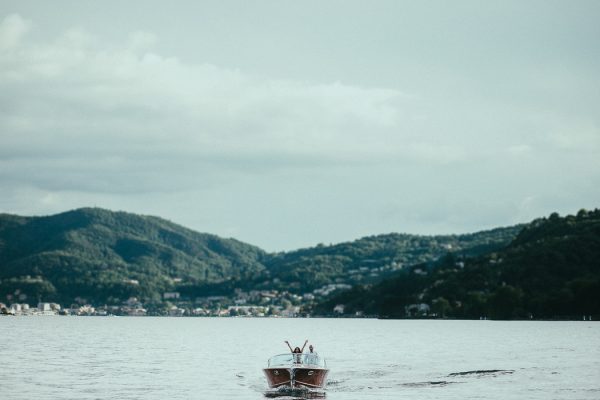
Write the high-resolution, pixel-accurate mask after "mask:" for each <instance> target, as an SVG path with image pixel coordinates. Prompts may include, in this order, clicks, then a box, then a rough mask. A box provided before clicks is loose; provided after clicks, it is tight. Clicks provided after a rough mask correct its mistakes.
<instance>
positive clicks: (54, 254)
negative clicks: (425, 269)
mask: <svg viewBox="0 0 600 400" xmlns="http://www.w3.org/2000/svg"><path fill="white" fill-rule="evenodd" d="M520 229H521V226H515V227H509V228H499V229H494V230H490V231H484V232H478V233H474V234H465V235H444V236H418V235H408V234H388V235H379V236H371V237H366V238H362V239H358V240H356V241H353V242H348V243H341V244H337V245H331V246H324V245H318V246H316V247H313V248H307V249H300V250H296V251H291V252H286V253H274V254H268V253H266V252H264V251H262V250H261V249H259V248H257V247H254V246H251V245H248V244H245V243H242V242H239V241H237V240H233V239H222V238H219V237H217V236H214V235H209V234H202V233H197V232H194V231H192V230H189V229H186V228H183V227H181V226H179V225H176V224H173V223H171V222H169V221H166V220H163V219H160V218H157V217H149V216H140V215H136V214H130V213H125V212H112V211H108V210H103V209H97V208H84V209H79V210H74V211H69V212H65V213H62V214H57V215H53V216H47V217H20V216H14V215H7V214H0V301H4V302H8V303H11V302H16V301H19V302H29V303H32V304H35V303H36V302H37V301H38V300H39V299H41V300H44V301H56V302H60V303H62V304H66V305H69V304H71V303H73V302H80V303H81V302H88V303H91V304H96V305H98V304H120V303H121V302H123V301H124V300H126V299H128V298H130V297H137V298H138V299H140V300H141V301H142V302H143V303H144V304H149V303H152V304H155V303H159V302H161V301H162V296H163V294H164V293H165V292H175V291H176V292H178V293H179V294H180V295H181V299H182V300H185V301H188V302H193V301H194V300H195V299H196V298H198V297H202V296H208V295H225V296H232V295H233V293H234V291H235V289H241V290H246V291H249V290H257V289H258V290H260V289H268V290H272V289H278V290H281V291H283V290H286V291H290V292H292V293H297V294H303V293H306V292H310V291H313V290H314V289H318V288H321V287H322V286H324V285H329V284H334V283H335V284H346V285H357V284H365V283H376V282H379V281H381V280H382V279H385V278H386V277H388V276H389V275H390V274H394V273H396V271H398V270H399V269H401V268H403V267H406V266H409V265H412V264H415V263H431V262H434V261H435V260H436V259H438V258H439V257H440V256H442V255H444V254H445V253H447V252H448V251H450V250H451V251H455V252H457V253H459V254H463V255H465V256H473V255H478V254H483V253H485V252H488V251H492V250H496V249H498V248H501V247H504V246H505V245H506V244H508V243H509V242H510V241H511V240H512V239H513V238H514V237H515V236H516V234H517V233H518V231H519V230H520Z"/></svg>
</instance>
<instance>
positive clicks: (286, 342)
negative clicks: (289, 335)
mask: <svg viewBox="0 0 600 400" xmlns="http://www.w3.org/2000/svg"><path fill="white" fill-rule="evenodd" d="M285 344H287V346H288V347H289V348H290V351H291V352H292V353H293V352H294V350H293V349H292V346H290V342H288V341H287V340H286V341H285Z"/></svg>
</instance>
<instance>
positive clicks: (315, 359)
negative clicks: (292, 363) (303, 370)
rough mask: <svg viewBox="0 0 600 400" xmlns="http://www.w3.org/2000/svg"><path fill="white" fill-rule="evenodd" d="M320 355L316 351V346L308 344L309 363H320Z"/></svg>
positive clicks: (307, 359)
mask: <svg viewBox="0 0 600 400" xmlns="http://www.w3.org/2000/svg"><path fill="white" fill-rule="evenodd" d="M318 360H319V355H318V354H317V352H316V351H315V348H314V347H313V345H312V344H311V345H310V346H308V354H307V355H306V363H307V364H318V363H319V362H318Z"/></svg>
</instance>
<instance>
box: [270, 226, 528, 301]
mask: <svg viewBox="0 0 600 400" xmlns="http://www.w3.org/2000/svg"><path fill="white" fill-rule="evenodd" d="M521 228H522V225H519V226H513V227H508V228H497V229H493V230H489V231H482V232H477V233H471V234H464V235H438V236H421V235H409V234H398V233H392V234H386V235H377V236H369V237H365V238H362V239H357V240H355V241H353V242H346V243H340V244H336V245H330V246H325V245H318V246H316V247H312V248H307V249H301V250H296V251H292V252H288V253H278V254H270V255H268V256H267V257H266V259H265V264H266V265H267V266H268V268H269V271H271V273H272V275H273V276H276V277H277V278H278V279H279V280H280V281H281V283H282V286H285V287H288V288H289V287H292V288H297V289H299V290H303V291H308V290H312V289H314V288H315V287H319V286H322V285H326V284H330V283H336V282H337V283H346V284H350V285H357V284H365V283H373V282H378V281H380V280H382V279H384V278H386V277H387V276H389V275H390V274H394V273H395V271H398V270H400V269H402V268H403V267H406V266H410V265H414V264H418V263H428V262H433V261H435V260H437V259H438V258H439V257H441V256H443V255H444V254H446V253H447V252H448V251H453V252H456V253H458V254H462V255H465V256H474V255H479V254H484V253H486V252H489V251H493V250H497V249H499V248H502V247H504V246H506V245H507V244H508V243H510V241H511V240H512V239H513V238H514V237H515V236H516V235H517V233H518V232H519V231H520V230H521Z"/></svg>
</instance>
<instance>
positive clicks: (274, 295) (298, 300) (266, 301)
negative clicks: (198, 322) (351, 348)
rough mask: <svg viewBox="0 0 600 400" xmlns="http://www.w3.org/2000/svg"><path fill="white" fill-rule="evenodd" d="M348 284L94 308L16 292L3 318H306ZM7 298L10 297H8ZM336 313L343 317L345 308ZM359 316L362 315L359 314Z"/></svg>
mask: <svg viewBox="0 0 600 400" xmlns="http://www.w3.org/2000/svg"><path fill="white" fill-rule="evenodd" d="M350 288H351V286H350V285H348V284H342V283H336V284H329V285H325V286H323V287H321V288H319V289H315V290H314V291H313V292H311V293H305V294H303V295H297V294H294V293H290V292H288V291H278V290H251V291H244V290H241V289H235V291H234V295H233V296H231V297H228V296H206V297H198V298H196V299H195V300H194V301H190V300H187V299H182V297H181V295H180V293H179V292H165V293H163V296H162V297H163V302H162V303H160V304H159V305H152V306H151V305H144V304H142V303H141V302H140V301H139V300H138V299H137V298H136V297H131V298H129V299H127V300H126V301H124V302H123V303H122V304H120V305H103V306H92V305H90V304H87V300H86V299H83V298H79V297H78V298H76V299H75V300H76V301H77V303H76V304H72V305H70V306H69V307H68V308H63V307H62V306H61V305H60V304H57V303H47V302H42V301H39V302H38V303H37V307H33V306H31V305H30V304H29V303H28V302H27V296H26V295H25V294H23V293H20V291H18V290H17V291H15V293H14V295H11V296H10V299H9V300H12V299H16V300H17V301H21V302H13V303H10V305H7V304H4V303H2V302H0V315H11V316H38V315H80V316H171V317H184V316H188V317H306V316H308V314H307V313H306V311H305V309H306V308H307V306H309V305H311V304H313V303H314V302H316V301H319V300H322V299H324V298H325V297H327V296H329V295H330V294H331V293H332V292H334V291H336V290H345V289H350ZM7 297H8V296H7ZM334 312H337V313H339V314H343V312H344V306H343V305H339V306H337V307H336V309H335V310H334ZM359 316H360V315H359Z"/></svg>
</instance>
